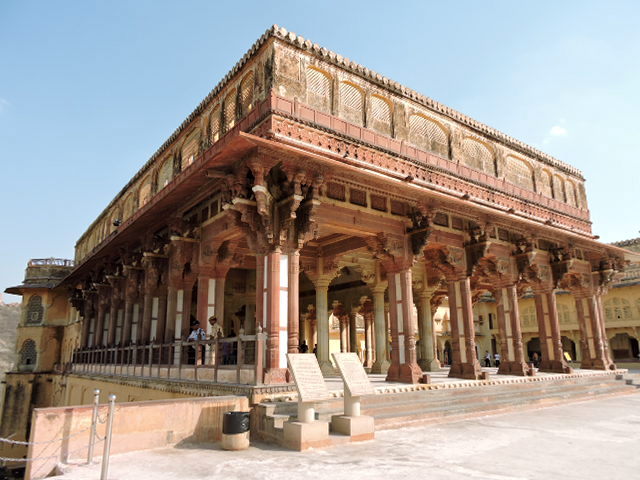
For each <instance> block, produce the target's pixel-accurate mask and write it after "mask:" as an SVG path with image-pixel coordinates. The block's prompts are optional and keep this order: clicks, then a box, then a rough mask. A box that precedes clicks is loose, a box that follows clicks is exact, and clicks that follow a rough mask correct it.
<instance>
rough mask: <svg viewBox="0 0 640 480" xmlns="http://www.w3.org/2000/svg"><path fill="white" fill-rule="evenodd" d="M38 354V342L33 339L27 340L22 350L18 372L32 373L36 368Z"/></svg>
mask: <svg viewBox="0 0 640 480" xmlns="http://www.w3.org/2000/svg"><path fill="white" fill-rule="evenodd" d="M37 360H38V353H37V352H36V342H34V341H33V340H31V339H28V340H25V341H24V342H23V343H22V347H21V348H20V358H19V364H18V370H19V371H21V372H25V371H26V372H31V371H33V370H34V369H35V368H36V361H37Z"/></svg>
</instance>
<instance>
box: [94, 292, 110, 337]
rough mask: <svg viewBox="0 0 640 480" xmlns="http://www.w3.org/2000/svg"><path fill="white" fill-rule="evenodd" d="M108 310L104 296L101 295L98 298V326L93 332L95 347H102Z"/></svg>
mask: <svg viewBox="0 0 640 480" xmlns="http://www.w3.org/2000/svg"><path fill="white" fill-rule="evenodd" d="M106 309H107V306H106V304H105V301H104V298H103V297H102V295H100V296H99V297H98V317H97V321H96V325H95V328H94V332H93V333H94V334H93V346H94V347H100V346H102V331H103V329H104V317H105V313H106Z"/></svg>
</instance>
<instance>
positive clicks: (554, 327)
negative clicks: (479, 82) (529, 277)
mask: <svg viewBox="0 0 640 480" xmlns="http://www.w3.org/2000/svg"><path fill="white" fill-rule="evenodd" d="M534 293H535V303H536V316H537V317H538V330H539V338H540V349H541V350H542V361H541V362H540V370H541V371H544V372H555V373H571V372H572V369H571V367H569V365H567V362H566V361H565V359H564V353H563V351H562V338H561V336H560V323H559V321H558V307H557V304H556V295H555V292H554V291H553V290H539V291H535V292H534Z"/></svg>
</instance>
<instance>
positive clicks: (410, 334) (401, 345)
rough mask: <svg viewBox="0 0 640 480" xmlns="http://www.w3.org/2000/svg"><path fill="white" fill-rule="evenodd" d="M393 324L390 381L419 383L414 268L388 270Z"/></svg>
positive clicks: (391, 321)
mask: <svg viewBox="0 0 640 480" xmlns="http://www.w3.org/2000/svg"><path fill="white" fill-rule="evenodd" d="M387 279H388V281H389V304H390V305H389V314H390V319H389V322H390V326H391V365H390V366H389V370H388V372H387V381H388V382H405V383H418V381H419V380H420V378H421V377H422V370H421V369H420V367H419V366H418V362H417V355H416V330H417V325H416V319H415V317H414V315H413V291H412V289H411V269H410V268H407V269H405V270H401V271H399V272H388V273H387Z"/></svg>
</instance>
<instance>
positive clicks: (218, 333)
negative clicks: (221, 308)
mask: <svg viewBox="0 0 640 480" xmlns="http://www.w3.org/2000/svg"><path fill="white" fill-rule="evenodd" d="M209 325H211V333H210V337H209V338H211V339H212V340H213V339H216V338H222V337H223V334H222V326H220V324H219V323H218V318H217V317H214V316H211V317H209Z"/></svg>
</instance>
